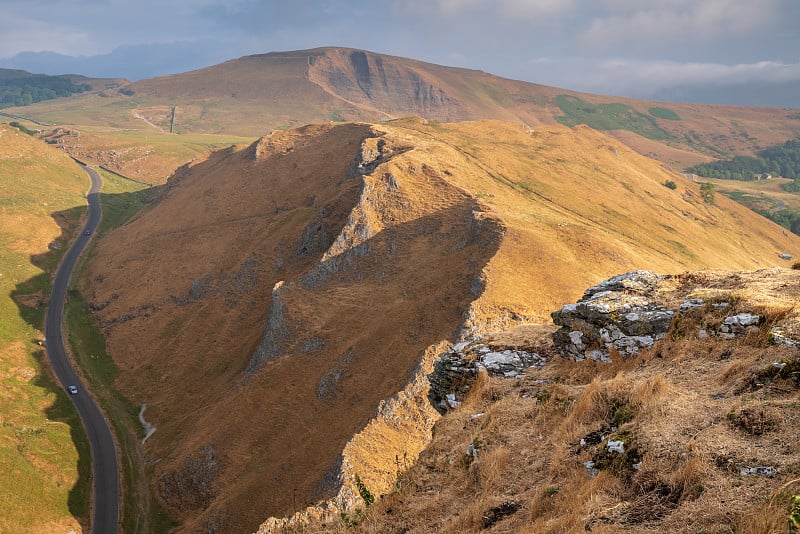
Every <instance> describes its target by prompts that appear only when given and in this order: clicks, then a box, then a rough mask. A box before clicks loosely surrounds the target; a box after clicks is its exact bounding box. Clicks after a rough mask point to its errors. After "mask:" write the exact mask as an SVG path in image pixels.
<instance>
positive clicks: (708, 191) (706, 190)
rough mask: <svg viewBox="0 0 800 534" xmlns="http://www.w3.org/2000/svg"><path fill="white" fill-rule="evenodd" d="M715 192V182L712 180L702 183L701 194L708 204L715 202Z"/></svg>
mask: <svg viewBox="0 0 800 534" xmlns="http://www.w3.org/2000/svg"><path fill="white" fill-rule="evenodd" d="M714 194H715V193H714V184H712V183H710V182H703V183H702V184H700V196H701V197H703V202H705V203H706V204H713V203H714Z"/></svg>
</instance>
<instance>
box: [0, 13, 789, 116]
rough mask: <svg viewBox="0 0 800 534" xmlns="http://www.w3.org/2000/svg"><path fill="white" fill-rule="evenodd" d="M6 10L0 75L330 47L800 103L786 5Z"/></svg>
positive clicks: (643, 94)
mask: <svg viewBox="0 0 800 534" xmlns="http://www.w3.org/2000/svg"><path fill="white" fill-rule="evenodd" d="M6 4H7V10H8V11H9V13H10V17H9V22H10V23H11V24H10V27H12V28H13V29H12V30H10V31H8V32H6V33H5V34H4V35H3V36H0V56H2V57H1V58H0V67H2V68H13V69H22V70H25V71H28V72H32V73H37V74H38V73H42V74H50V75H54V74H79V75H84V76H89V77H94V78H127V79H129V80H131V81H136V80H141V79H147V78H153V77H156V76H162V75H169V74H177V73H181V72H187V71H190V70H196V69H199V68H204V67H208V66H212V65H215V64H218V63H220V62H223V61H227V60H231V59H236V58H239V57H242V56H246V55H252V54H263V53H269V52H278V51H294V50H305V49H313V48H319V47H323V46H325V47H328V46H330V47H346V48H356V49H362V50H369V51H373V52H376V53H380V54H386V55H393V56H400V57H405V58H410V59H416V60H419V61H425V62H428V63H435V64H438V65H446V66H453V67H460V68H468V69H475V70H482V71H484V72H487V73H491V74H494V75H496V76H501V77H504V78H510V79H513V80H520V81H527V82H531V83H538V84H543V85H550V86H555V87H559V88H563V89H569V90H574V91H582V92H588V93H595V94H603V95H609V96H621V97H632V98H641V99H647V100H663V101H673V102H692V103H719V104H737V105H749V106H772V107H791V108H800V57H799V56H798V54H797V52H796V51H797V50H800V34H798V32H796V31H795V30H794V28H796V26H797V24H798V23H800V4H796V3H794V2H791V0H766V1H765V2H761V3H759V5H757V6H756V5H752V3H751V2H746V1H745V0H699V1H697V2H689V1H688V0H665V1H664V2H662V3H660V5H658V6H649V5H646V6H641V5H639V3H637V2H630V1H627V0H602V1H601V2H589V1H588V0H568V1H564V2H554V1H552V0H499V1H496V2H488V1H486V0H435V1H433V2H429V3H426V4H424V5H422V4H421V3H419V2H414V1H412V0H383V1H382V2H377V3H375V2H370V3H367V2H365V1H364V0H346V1H345V0H340V1H336V2H334V1H332V0H328V1H323V0H309V1H307V2H304V3H303V4H302V5H298V6H286V5H283V4H281V3H278V2H274V1H270V0H181V1H179V2H174V3H170V4H169V5H163V3H155V2H152V1H150V0H147V1H144V2H140V3H137V4H135V5H128V4H124V3H122V2H119V1H118V0H107V1H101V0H80V1H77V0H70V1H67V2H63V3H59V4H58V5H54V6H52V9H48V10H42V9H40V7H41V6H40V5H38V4H40V2H23V1H22V0H7V2H6ZM154 12H155V13H159V14H160V15H161V16H159V17H158V19H157V20H155V21H154V20H152V14H153V13H154ZM120 19H125V20H126V21H128V22H129V24H127V25H126V26H125V28H120V27H119V20H120ZM442 28H447V32H443V31H442ZM476 35H477V36H481V38H480V39H476V38H475V36H476ZM165 36H169V38H166V39H165Z"/></svg>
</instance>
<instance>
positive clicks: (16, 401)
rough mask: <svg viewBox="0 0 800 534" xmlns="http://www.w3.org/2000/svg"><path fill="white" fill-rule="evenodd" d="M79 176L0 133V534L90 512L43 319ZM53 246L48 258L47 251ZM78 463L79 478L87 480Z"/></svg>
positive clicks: (51, 527) (61, 161)
mask: <svg viewBox="0 0 800 534" xmlns="http://www.w3.org/2000/svg"><path fill="white" fill-rule="evenodd" d="M87 189H88V179H87V177H86V174H85V173H84V172H83V171H81V170H80V168H79V167H78V166H77V165H76V164H75V163H74V162H73V161H72V160H70V159H69V158H68V157H67V156H65V155H64V154H61V153H60V152H59V151H57V150H55V149H54V148H51V147H49V146H47V145H46V144H44V143H43V142H41V141H38V140H36V139H34V138H32V137H30V136H28V135H25V134H23V133H21V132H19V131H18V130H16V129H13V128H7V127H3V126H0V382H1V383H2V386H1V387H0V422H2V424H0V510H2V511H1V512H0V531H2V532H41V533H45V532H57V531H63V532H66V531H69V530H70V529H79V528H80V527H79V523H78V522H79V521H83V522H85V521H86V520H87V519H88V514H89V504H90V503H89V500H88V499H89V494H88V490H89V486H87V482H88V481H87V480H85V479H84V480H83V484H82V485H81V486H79V487H75V486H76V483H77V482H78V477H79V472H78V458H79V453H78V450H79V447H80V446H83V447H84V450H83V453H84V456H83V457H82V459H81V460H82V461H83V462H88V457H87V456H85V455H86V454H88V449H87V448H86V444H85V442H83V441H80V442H79V443H76V442H73V436H74V438H75V439H78V440H82V439H83V438H81V437H80V433H81V432H82V429H81V427H80V421H79V420H78V418H77V414H76V413H75V411H74V408H73V407H72V405H71V404H70V403H69V401H68V399H67V396H66V394H65V393H64V392H63V391H62V390H61V388H60V386H56V385H55V384H54V383H53V382H52V381H51V380H50V379H49V378H48V374H47V369H46V367H45V366H46V363H45V359H44V358H45V356H44V352H43V350H42V348H41V347H40V346H38V345H37V344H36V342H37V340H41V339H42V331H41V329H42V326H43V314H44V309H45V306H46V305H47V297H48V294H49V290H50V282H49V280H50V279H49V273H51V272H53V271H54V270H55V267H56V266H57V263H58V258H59V257H60V254H61V253H63V251H64V249H65V248H66V246H67V245H68V238H69V237H70V236H71V235H73V233H74V232H75V230H76V227H77V224H78V222H79V219H80V217H81V216H82V215H83V213H85V199H84V194H85V192H86V190H87ZM51 244H52V247H58V249H56V250H50V248H49V247H48V245H51ZM88 467H89V464H88V463H84V471H83V472H82V474H83V476H87V475H88V472H87V471H86V469H87V468H88Z"/></svg>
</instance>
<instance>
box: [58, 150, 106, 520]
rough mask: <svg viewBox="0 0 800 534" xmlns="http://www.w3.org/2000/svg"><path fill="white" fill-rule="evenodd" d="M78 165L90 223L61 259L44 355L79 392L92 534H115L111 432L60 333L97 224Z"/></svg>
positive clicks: (94, 194) (95, 200)
mask: <svg viewBox="0 0 800 534" xmlns="http://www.w3.org/2000/svg"><path fill="white" fill-rule="evenodd" d="M79 164H80V162H79ZM80 165H81V167H82V168H83V170H84V171H86V173H87V174H88V175H89V178H91V180H92V187H91V189H90V190H89V194H88V200H89V220H88V221H87V222H86V226H85V227H84V228H83V229H82V230H81V233H80V235H78V238H77V239H76V240H75V242H74V243H73V244H72V246H71V247H70V249H69V250H68V251H67V253H66V254H65V255H64V259H63V260H62V262H61V265H60V266H59V268H58V271H57V272H56V277H55V279H54V280H53V290H52V292H51V293H50V304H49V305H48V307H47V316H46V318H45V327H44V328H45V339H46V340H47V341H46V346H47V355H48V357H49V359H50V366H51V367H52V368H53V372H54V373H55V375H56V377H58V380H59V381H60V382H61V385H62V386H63V387H64V388H65V389H66V387H67V386H69V385H75V386H77V388H78V393H77V395H70V398H71V399H72V402H73V403H74V404H75V408H77V410H78V414H79V415H80V417H81V422H82V423H83V427H84V429H85V430H86V435H87V436H88V438H89V445H90V446H91V452H92V478H93V482H94V492H93V496H92V532H93V533H94V534H113V533H116V532H117V522H118V517H119V465H118V462H117V449H116V447H115V445H114V438H113V436H112V434H111V429H110V428H109V426H108V423H107V422H106V420H105V418H104V417H103V413H102V412H101V411H100V408H98V406H97V404H96V403H95V402H94V399H93V398H92V396H91V395H89V393H88V392H87V391H86V389H85V388H84V387H83V384H82V383H81V381H80V380H79V379H78V376H77V375H76V374H75V370H74V369H73V368H72V364H71V362H70V360H69V359H68V358H67V356H66V352H65V350H64V335H63V332H62V330H61V324H62V320H63V315H64V301H65V297H66V295H67V285H68V284H69V278H70V276H71V275H72V271H73V269H74V268H75V263H76V262H77V261H78V257H79V256H80V254H81V252H82V251H83V249H84V247H85V246H86V244H87V243H88V242H89V240H90V239H91V234H94V232H95V231H96V230H97V224H98V223H99V222H100V193H99V191H100V186H101V185H102V182H101V180H100V176H98V174H97V173H96V172H95V171H93V170H92V169H90V168H88V167H86V166H85V165H83V164H80ZM86 232H89V234H90V235H86Z"/></svg>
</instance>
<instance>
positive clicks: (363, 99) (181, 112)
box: [12, 48, 800, 168]
mask: <svg viewBox="0 0 800 534" xmlns="http://www.w3.org/2000/svg"><path fill="white" fill-rule="evenodd" d="M131 92H132V94H131ZM558 95H571V96H576V97H579V98H581V99H583V100H584V101H586V102H590V103H592V104H608V103H615V104H624V105H627V106H630V107H631V108H632V110H633V111H635V112H638V113H641V114H643V115H645V116H647V117H649V119H652V120H654V121H655V123H656V124H657V125H658V127H659V128H661V129H663V130H664V131H666V132H668V134H669V139H667V140H665V141H654V140H652V139H646V138H644V137H641V136H640V135H637V134H635V133H633V132H630V131H626V130H620V131H617V132H616V135H618V138H619V139H620V140H622V141H623V142H625V143H626V144H628V145H629V146H631V147H633V148H634V149H636V150H637V151H639V152H640V153H643V154H646V155H649V156H651V157H655V158H657V159H660V160H661V161H664V162H665V163H668V164H669V165H671V166H673V167H676V168H678V167H680V168H683V167H686V166H688V165H690V164H693V163H697V162H699V161H703V160H706V159H708V158H709V157H718V156H720V155H730V154H733V153H743V154H746V153H752V152H753V151H755V150H758V149H759V148H764V147H767V146H770V145H774V144H778V143H782V142H784V141H786V140H788V139H793V138H795V137H796V136H797V135H798V133H800V116H798V114H797V112H796V111H793V110H788V109H770V108H745V107H732V106H715V105H692V104H679V103H666V104H665V103H661V104H659V103H655V102H649V101H644V100H636V99H630V98H623V97H612V96H601V95H590V94H583V93H577V92H575V91H569V90H565V89H559V88H555V87H548V86H544V85H539V84H535V83H529V82H521V81H515V80H509V79H505V78H501V77H498V76H493V75H491V74H487V73H485V72H481V71H475V70H468V69H461V68H454V67H444V66H439V65H433V64H430V63H424V62H421V61H415V60H412V59H407V58H401V57H396V56H388V55H384V54H378V53H374V52H369V51H363V50H355V49H350V48H316V49H312V50H299V51H291V52H273V53H269V54H260V55H253V56H247V57H243V58H239V59H235V60H231V61H227V62H225V63H221V64H219V65H215V66H211V67H208V68H204V69H200V70H196V71H192V72H187V73H182V74H176V75H171V76H162V77H158V78H153V79H150V80H142V81H139V82H136V83H133V84H131V85H129V86H126V87H125V88H124V90H123V92H119V91H117V92H114V91H111V92H109V91H104V92H95V93H92V94H85V95H79V96H76V97H74V98H71V99H66V100H59V101H54V102H45V103H40V104H37V105H35V106H28V107H25V108H17V109H16V110H13V111H12V112H14V113H18V114H20V115H30V116H32V117H34V118H37V119H38V120H40V121H45V122H48V123H53V124H61V125H63V124H67V125H78V126H95V127H96V126H113V127H115V128H136V129H146V128H147V126H145V123H144V122H143V121H146V122H147V123H149V124H150V125H151V127H157V128H161V129H162V130H163V129H166V130H167V131H168V130H169V125H170V121H171V117H172V110H173V108H175V122H174V127H175V130H174V131H175V132H177V133H190V132H194V133H199V132H202V133H224V134H235V135H248V136H257V135H261V134H263V132H264V131H265V130H268V129H275V128H287V127H296V126H300V125H302V124H308V123H313V122H322V121H329V120H333V121H340V120H366V121H377V120H385V119H388V118H397V117H404V116H422V117H426V118H428V119H432V120H441V121H463V120H477V119H500V120H506V121H512V122H523V123H526V124H529V125H532V126H535V125H538V124H553V123H555V122H556V117H558V116H560V115H562V112H561V109H560V108H559V107H558V105H557V103H556V97H557V96H558ZM653 107H667V108H669V110H671V111H673V112H675V113H676V114H677V116H678V117H679V118H680V120H668V119H663V118H657V117H655V116H653V115H651V113H650V109H651V108H653Z"/></svg>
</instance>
